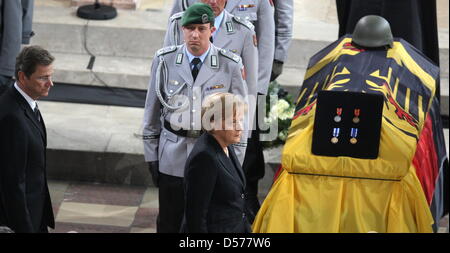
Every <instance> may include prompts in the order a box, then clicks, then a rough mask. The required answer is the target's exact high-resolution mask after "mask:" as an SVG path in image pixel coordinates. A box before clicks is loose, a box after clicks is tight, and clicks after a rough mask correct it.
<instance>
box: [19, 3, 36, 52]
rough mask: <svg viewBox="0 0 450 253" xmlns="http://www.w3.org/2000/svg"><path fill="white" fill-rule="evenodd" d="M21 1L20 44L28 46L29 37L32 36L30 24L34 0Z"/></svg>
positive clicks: (31, 22)
mask: <svg viewBox="0 0 450 253" xmlns="http://www.w3.org/2000/svg"><path fill="white" fill-rule="evenodd" d="M21 1H22V10H23V16H22V44H30V39H31V36H33V31H32V24H33V7H34V0H21Z"/></svg>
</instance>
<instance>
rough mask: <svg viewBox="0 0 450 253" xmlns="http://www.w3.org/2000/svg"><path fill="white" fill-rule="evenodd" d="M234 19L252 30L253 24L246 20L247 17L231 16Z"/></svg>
mask: <svg viewBox="0 0 450 253" xmlns="http://www.w3.org/2000/svg"><path fill="white" fill-rule="evenodd" d="M233 19H234V21H236V22H238V23H239V24H241V25H244V26H245V27H247V28H248V29H250V30H254V29H255V26H254V25H253V24H252V22H250V21H248V20H247V19H243V18H240V17H237V16H233Z"/></svg>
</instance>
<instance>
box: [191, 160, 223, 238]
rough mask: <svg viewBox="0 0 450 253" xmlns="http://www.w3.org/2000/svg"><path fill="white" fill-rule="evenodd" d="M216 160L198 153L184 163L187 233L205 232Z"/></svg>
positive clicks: (206, 230) (216, 168)
mask: <svg viewBox="0 0 450 253" xmlns="http://www.w3.org/2000/svg"><path fill="white" fill-rule="evenodd" d="M218 169H219V168H218V167H217V162H215V161H214V159H213V158H212V157H211V156H210V154H202V153H199V154H197V155H196V156H194V157H192V159H191V160H190V161H188V163H187V164H186V172H185V176H184V190H185V209H184V210H185V218H186V226H187V230H188V232H189V233H207V232H208V227H207V217H208V208H209V205H210V203H211V199H212V195H213V192H214V186H215V184H216V180H217V175H218Z"/></svg>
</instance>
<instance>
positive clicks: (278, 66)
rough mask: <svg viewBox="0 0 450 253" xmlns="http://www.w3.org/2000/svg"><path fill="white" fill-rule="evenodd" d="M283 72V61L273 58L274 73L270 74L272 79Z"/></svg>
mask: <svg viewBox="0 0 450 253" xmlns="http://www.w3.org/2000/svg"><path fill="white" fill-rule="evenodd" d="M282 72H283V62H282V61H278V60H273V65H272V74H271V75H270V81H271V82H272V81H273V80H275V79H277V77H278V76H279V75H281V73H282Z"/></svg>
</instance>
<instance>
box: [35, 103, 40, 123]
mask: <svg viewBox="0 0 450 253" xmlns="http://www.w3.org/2000/svg"><path fill="white" fill-rule="evenodd" d="M34 116H36V119H37V120H38V121H39V122H41V114H40V113H39V107H38V105H37V103H36V107H34Z"/></svg>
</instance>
